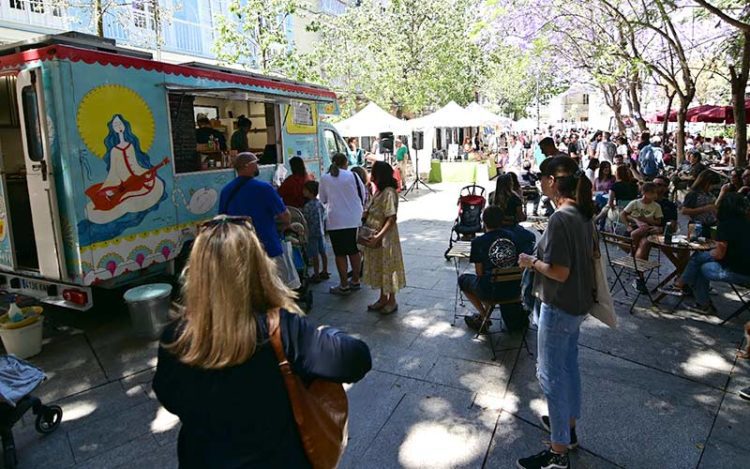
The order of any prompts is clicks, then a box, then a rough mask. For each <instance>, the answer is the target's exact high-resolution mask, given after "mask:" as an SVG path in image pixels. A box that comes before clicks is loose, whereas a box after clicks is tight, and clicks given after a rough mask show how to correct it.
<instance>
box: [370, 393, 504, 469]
mask: <svg viewBox="0 0 750 469" xmlns="http://www.w3.org/2000/svg"><path fill="white" fill-rule="evenodd" d="M400 381H401V380H400ZM397 386H398V383H397ZM419 386H420V385H419V384H418V383H412V384H411V385H410V386H408V391H407V393H406V396H405V397H404V398H403V400H401V402H400V404H399V405H398V407H397V408H396V409H395V410H394V412H393V415H391V417H390V418H389V419H388V422H387V423H386V424H385V426H384V427H383V428H382V429H381V430H380V433H379V434H378V436H377V437H376V438H375V441H373V443H372V445H371V446H370V448H369V449H368V450H367V452H366V453H365V454H364V456H363V457H362V460H361V461H359V464H357V466H356V467H362V468H383V467H404V468H444V467H445V468H448V467H451V468H453V467H480V466H481V465H482V461H483V459H484V456H485V453H486V451H487V448H488V447H489V443H490V440H491V438H492V429H493V428H494V425H495V421H496V419H497V413H496V412H485V411H481V410H478V409H471V408H469V407H468V406H467V405H466V398H465V396H463V395H462V394H456V393H454V392H451V391H448V392H440V393H438V395H436V394H434V393H433V391H431V390H430V389H431V388H433V387H432V386H426V387H425V386H424V385H421V386H422V387H423V391H422V392H420V390H419ZM403 389H406V388H403Z"/></svg>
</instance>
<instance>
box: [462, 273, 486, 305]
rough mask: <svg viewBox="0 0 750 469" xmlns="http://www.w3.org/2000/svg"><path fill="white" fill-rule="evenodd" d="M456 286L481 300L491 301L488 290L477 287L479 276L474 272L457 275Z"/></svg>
mask: <svg viewBox="0 0 750 469" xmlns="http://www.w3.org/2000/svg"><path fill="white" fill-rule="evenodd" d="M458 288H460V289H461V291H465V292H468V293H472V294H474V295H476V296H477V297H478V298H479V299H480V300H482V301H491V300H492V298H491V295H490V294H489V293H490V292H486V291H482V289H481V288H479V277H477V276H476V275H474V274H461V275H459V276H458Z"/></svg>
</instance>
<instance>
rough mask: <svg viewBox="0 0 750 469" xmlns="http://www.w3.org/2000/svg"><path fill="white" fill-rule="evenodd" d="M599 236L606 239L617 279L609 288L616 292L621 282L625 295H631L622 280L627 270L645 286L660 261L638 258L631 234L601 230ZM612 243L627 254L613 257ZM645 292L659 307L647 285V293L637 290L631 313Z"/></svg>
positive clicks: (654, 304)
mask: <svg viewBox="0 0 750 469" xmlns="http://www.w3.org/2000/svg"><path fill="white" fill-rule="evenodd" d="M599 238H600V239H601V240H603V241H604V251H605V252H606V253H607V262H608V263H609V267H610V268H611V269H612V271H613V272H614V274H615V280H614V282H612V285H611V286H610V288H609V291H610V293H612V294H614V293H615V288H616V287H617V284H618V283H619V284H620V287H621V288H622V291H623V292H625V296H629V295H628V289H627V288H626V287H625V284H624V283H623V281H622V280H623V277H622V276H623V274H624V273H625V272H626V271H627V272H628V273H630V274H634V275H635V276H636V277H637V278H638V280H640V282H641V285H644V286H645V285H646V282H647V281H648V279H649V278H651V275H652V274H653V273H654V270H657V269H659V263H658V262H655V261H651V260H643V259H637V258H636V257H635V251H636V247H635V246H634V245H633V239H632V238H630V237H629V236H620V235H617V234H614V233H608V232H606V231H600V232H599ZM610 245H611V246H612V248H613V249H622V250H624V251H625V252H626V253H627V254H626V255H624V256H619V257H613V254H612V252H611V251H610ZM644 294H645V295H647V296H648V299H649V300H650V301H651V304H652V305H653V306H656V307H657V308H658V307H659V306H658V305H657V304H656V302H655V301H654V297H653V296H651V291H649V290H648V287H646V293H642V292H641V291H640V290H638V291H637V294H636V296H635V299H633V302H632V303H631V304H630V309H629V310H628V311H629V312H630V314H633V308H634V307H635V304H636V303H637V302H638V298H640V297H641V295H644Z"/></svg>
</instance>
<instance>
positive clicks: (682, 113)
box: [667, 96, 690, 167]
mask: <svg viewBox="0 0 750 469" xmlns="http://www.w3.org/2000/svg"><path fill="white" fill-rule="evenodd" d="M689 105H690V101H689V100H687V99H684V98H683V97H682V96H680V108H679V109H677V133H676V134H675V150H676V151H677V166H678V167H679V166H680V165H681V164H682V162H683V161H685V122H686V121H687V110H688V106H689ZM667 119H669V115H667Z"/></svg>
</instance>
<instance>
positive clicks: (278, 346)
mask: <svg viewBox="0 0 750 469" xmlns="http://www.w3.org/2000/svg"><path fill="white" fill-rule="evenodd" d="M279 317H280V314H279V308H274V309H271V310H269V311H268V313H267V314H266V322H267V325H268V338H269V339H270V342H271V347H273V352H274V354H275V355H276V360H278V362H279V369H281V374H282V375H283V376H284V381H285V382H286V379H287V376H290V377H291V376H293V373H292V367H291V365H290V364H289V361H288V360H287V358H286V354H285V353H284V344H283V343H282V342H281V324H280V320H279ZM288 386H289V384H288V383H287V387H288Z"/></svg>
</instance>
